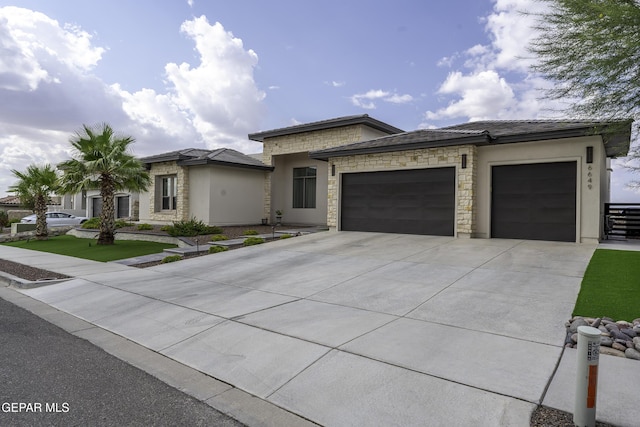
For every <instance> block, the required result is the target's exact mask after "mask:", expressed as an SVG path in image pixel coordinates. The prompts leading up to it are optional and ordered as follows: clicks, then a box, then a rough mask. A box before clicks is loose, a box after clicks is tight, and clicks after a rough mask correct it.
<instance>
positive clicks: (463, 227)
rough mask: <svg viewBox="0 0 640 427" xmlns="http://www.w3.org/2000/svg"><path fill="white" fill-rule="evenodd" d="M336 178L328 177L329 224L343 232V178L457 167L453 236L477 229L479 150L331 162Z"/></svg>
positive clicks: (445, 150) (462, 148)
mask: <svg viewBox="0 0 640 427" xmlns="http://www.w3.org/2000/svg"><path fill="white" fill-rule="evenodd" d="M462 154H466V155H467V167H466V168H465V169H462V168H461V163H462ZM332 165H335V168H336V175H335V176H331V174H329V176H328V195H327V197H328V211H327V225H328V226H329V227H331V228H336V229H338V230H339V229H340V223H339V222H340V179H341V177H342V175H343V174H346V173H353V172H374V171H383V170H401V169H422V168H430V167H447V166H453V167H455V168H456V221H455V232H454V234H455V235H456V236H459V237H470V236H471V235H472V234H473V231H474V228H475V221H476V216H475V210H474V206H475V204H476V194H475V193H476V192H475V184H474V183H475V182H476V180H474V177H475V174H476V166H477V161H476V147H474V146H471V145H463V146H456V147H446V148H432V149H420V150H407V151H397V152H394V153H380V154H361V155H355V156H346V157H338V158H334V159H331V160H330V162H329V170H330V169H331V166H332Z"/></svg>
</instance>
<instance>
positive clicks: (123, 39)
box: [0, 0, 640, 201]
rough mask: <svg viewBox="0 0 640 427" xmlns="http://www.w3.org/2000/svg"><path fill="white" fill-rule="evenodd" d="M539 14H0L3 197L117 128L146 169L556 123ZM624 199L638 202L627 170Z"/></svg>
mask: <svg viewBox="0 0 640 427" xmlns="http://www.w3.org/2000/svg"><path fill="white" fill-rule="evenodd" d="M539 7H540V5H539V3H538V2H536V1H535V0H473V1H470V0H448V1H446V2H427V1H423V0H393V1H386V0H379V1H376V2H371V1H361V0H349V1H344V0H343V1H334V0H326V1H323V2H301V1H295V0H286V1H285V0H282V1H280V0H274V1H271V2H265V1H255V0H252V1H249V0H238V1H215V0H206V1H205V0H191V1H188V0H166V1H162V2H158V1H153V0H136V1H128V0H112V1H109V2H105V1H97V0H65V1H56V2H52V1H50V0H31V1H30V0H22V1H16V0H14V1H10V0H0V99H2V100H3V101H2V102H1V103H0V196H2V195H4V194H6V192H7V189H8V187H9V186H10V185H11V184H13V183H14V179H13V178H12V176H11V173H10V172H9V171H10V170H11V169H12V168H17V169H20V170H21V169H24V168H25V167H26V165H28V164H31V163H40V164H42V163H45V162H51V163H57V162H59V161H61V160H64V159H66V158H68V157H69V155H70V152H69V144H68V139H69V137H70V136H71V135H72V134H73V132H74V131H75V130H77V129H78V128H79V127H80V126H81V125H82V124H83V123H86V124H95V123H99V122H103V121H107V122H109V123H110V124H111V125H112V126H113V127H114V128H116V129H117V130H119V131H122V132H123V133H126V134H129V135H132V136H134V137H135V138H136V140H137V142H136V144H134V152H135V154H137V155H140V156H145V155H151V154H158V153H162V152H166V151H171V150H176V149H180V148H187V147H207V148H215V147H222V146H225V147H230V148H235V149H237V150H240V151H242V152H245V153H256V152H260V151H261V145H260V144H258V143H255V142H253V141H249V140H248V139H247V134H248V133H251V132H257V131H260V130H267V129H274V128H279V127H285V126H290V125H293V124H297V123H305V122H310V121H317V120H324V119H329V118H334V117H339V116H345V115H353V114H365V113H366V114H369V115H371V116H373V117H375V118H377V119H379V120H382V121H385V122H387V123H389V124H392V125H394V126H397V127H399V128H402V129H405V130H414V129H418V128H424V127H439V126H444V125H449V124H455V123H462V122H467V121H469V120H477V119H538V118H549V117H554V116H558V113H554V112H552V108H553V107H558V105H550V104H549V103H548V102H544V101H541V100H540V99H539V98H540V89H541V88H544V87H546V86H548V84H549V83H548V82H545V81H544V80H542V79H541V78H539V76H535V75H533V74H531V73H530V71H529V65H530V64H531V62H532V60H533V59H532V58H530V57H529V56H530V55H529V54H528V53H527V51H526V45H527V43H528V41H529V40H530V39H531V37H533V36H534V34H535V33H534V31H533V30H532V23H533V18H532V17H530V16H525V15H523V14H521V13H520V12H521V11H535V10H536V9H537V8H539ZM615 169H616V173H614V179H613V189H614V190H613V194H614V196H613V197H614V199H617V200H621V201H622V200H624V201H632V200H640V197H639V196H637V195H636V194H635V193H633V192H631V191H629V190H627V189H626V188H625V186H624V183H625V182H626V181H627V180H628V179H629V175H628V174H627V173H625V172H624V171H618V169H619V167H617V166H616V167H615Z"/></svg>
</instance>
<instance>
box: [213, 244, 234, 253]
mask: <svg viewBox="0 0 640 427" xmlns="http://www.w3.org/2000/svg"><path fill="white" fill-rule="evenodd" d="M228 250H229V248H227V247H226V246H218V245H214V246H211V247H210V248H209V253H210V254H217V253H218V252H225V251H228Z"/></svg>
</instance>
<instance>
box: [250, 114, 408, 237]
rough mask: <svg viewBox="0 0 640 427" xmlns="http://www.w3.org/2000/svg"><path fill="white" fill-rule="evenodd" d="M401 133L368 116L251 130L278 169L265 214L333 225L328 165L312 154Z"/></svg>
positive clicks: (267, 190) (268, 184)
mask: <svg viewBox="0 0 640 427" xmlns="http://www.w3.org/2000/svg"><path fill="white" fill-rule="evenodd" d="M400 132H402V130H401V129H398V128H396V127H394V126H391V125H389V124H387V123H384V122H381V121H379V120H376V119H374V118H372V117H369V116H368V115H366V114H365V115H359V116H349V117H340V118H336V119H331V120H324V121H319V122H314V123H306V124H301V125H296V126H290V127H286V128H281V129H274V130H268V131H264V132H256V133H252V134H249V139H251V140H253V141H259V142H262V144H263V146H264V148H263V160H262V161H263V162H264V163H265V164H266V165H269V166H272V167H273V168H274V169H273V173H272V174H269V175H267V178H266V181H265V183H264V206H263V212H264V213H263V216H264V217H265V218H268V219H269V221H270V222H274V221H275V216H276V214H275V212H276V211H278V210H279V211H282V212H283V221H284V222H286V223H288V224H313V225H316V224H317V225H325V224H327V214H328V212H327V207H328V204H327V200H328V199H327V190H328V182H329V176H328V169H327V164H326V162H324V161H321V160H318V159H313V158H310V157H309V152H310V151H314V150H321V149H325V148H329V147H338V146H342V145H344V144H349V143H353V142H358V141H366V140H370V139H373V138H378V137H381V136H387V135H391V134H396V133H400Z"/></svg>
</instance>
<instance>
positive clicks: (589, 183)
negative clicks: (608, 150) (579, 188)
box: [587, 165, 593, 190]
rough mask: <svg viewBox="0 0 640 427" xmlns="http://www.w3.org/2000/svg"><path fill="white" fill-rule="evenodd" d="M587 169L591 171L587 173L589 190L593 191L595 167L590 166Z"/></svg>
mask: <svg viewBox="0 0 640 427" xmlns="http://www.w3.org/2000/svg"><path fill="white" fill-rule="evenodd" d="M587 169H588V170H589V172H587V188H589V190H591V189H592V188H593V178H592V177H593V173H592V172H591V170H592V169H593V166H591V165H589V167H588V168H587Z"/></svg>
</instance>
